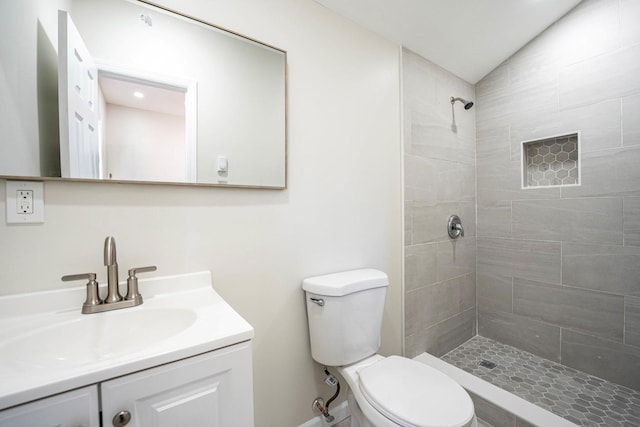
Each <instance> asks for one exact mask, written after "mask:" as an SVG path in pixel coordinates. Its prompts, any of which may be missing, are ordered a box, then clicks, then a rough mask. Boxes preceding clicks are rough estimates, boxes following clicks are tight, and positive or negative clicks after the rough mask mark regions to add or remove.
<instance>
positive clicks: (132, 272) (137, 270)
mask: <svg viewBox="0 0 640 427" xmlns="http://www.w3.org/2000/svg"><path fill="white" fill-rule="evenodd" d="M157 269H158V267H156V266H155V265H150V266H148V267H135V268H130V269H129V277H136V274H138V273H149V272H151V271H156V270H157Z"/></svg>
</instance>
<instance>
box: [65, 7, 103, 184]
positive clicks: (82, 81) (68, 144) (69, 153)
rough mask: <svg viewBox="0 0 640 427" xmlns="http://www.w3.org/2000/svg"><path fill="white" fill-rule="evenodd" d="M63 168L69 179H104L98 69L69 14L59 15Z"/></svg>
mask: <svg viewBox="0 0 640 427" xmlns="http://www.w3.org/2000/svg"><path fill="white" fill-rule="evenodd" d="M58 73H59V74H58V85H59V86H58V92H59V94H58V96H59V103H60V166H61V169H62V176H63V177H65V178H100V147H99V132H98V121H99V119H100V115H99V111H98V107H99V106H98V90H99V87H98V69H97V68H96V65H95V63H94V61H93V59H92V58H91V55H90V53H89V50H88V49H87V47H86V45H85V44H84V42H83V40H82V37H80V33H79V32H78V30H77V29H76V27H75V25H74V24H73V21H72V20H71V17H70V16H69V14H68V13H67V12H65V11H63V10H60V11H58Z"/></svg>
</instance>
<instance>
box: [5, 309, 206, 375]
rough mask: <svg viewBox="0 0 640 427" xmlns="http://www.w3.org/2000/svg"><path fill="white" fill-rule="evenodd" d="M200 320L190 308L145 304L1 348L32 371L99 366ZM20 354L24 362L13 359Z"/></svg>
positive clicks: (63, 325) (81, 319)
mask: <svg viewBox="0 0 640 427" xmlns="http://www.w3.org/2000/svg"><path fill="white" fill-rule="evenodd" d="M196 318H197V317H196V314H195V313H194V312H193V311H192V310H188V309H182V308H150V309H145V308H143V306H141V307H140V308H134V309H123V310H117V311H112V312H106V313H101V314H99V315H82V316H76V318H75V319H72V320H66V321H61V322H59V323H53V324H49V325H47V326H45V327H42V328H40V329H36V330H35V331H31V332H30V333H28V334H27V335H24V336H20V337H17V338H15V339H12V340H8V341H7V342H5V343H4V345H2V346H0V354H2V356H0V360H2V363H3V364H9V365H14V366H15V365H28V366H30V367H31V368H38V367H41V368H55V367H57V366H60V365H61V364H69V363H73V364H79V363H90V362H95V361H99V360H101V359H107V358H112V357H116V356H118V355H121V354H125V353H134V352H137V351H140V350H142V349H145V348H147V347H149V346H151V345H154V344H156V343H158V342H160V341H163V340H166V339H168V338H171V337H173V336H174V335H177V334H179V333H181V332H183V331H184V330H186V329H187V328H189V327H190V326H191V325H192V324H193V323H194V322H195V321H196ZM16 354H19V355H21V356H20V358H14V357H11V356H13V355H16ZM43 354H46V355H47V357H42V356H43ZM7 359H9V360H7Z"/></svg>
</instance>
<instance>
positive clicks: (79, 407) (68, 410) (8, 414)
mask: <svg viewBox="0 0 640 427" xmlns="http://www.w3.org/2000/svg"><path fill="white" fill-rule="evenodd" d="M98 412H99V409H98V386H97V385H92V386H89V387H84V388H81V389H78V390H73V391H69V392H66V393H61V394H58V395H55V396H51V397H47V398H45V399H40V400H36V401H35V402H31V403H26V404H24V405H20V406H16V407H14V408H10V409H6V410H4V411H0V427H99V426H100V418H99V416H98Z"/></svg>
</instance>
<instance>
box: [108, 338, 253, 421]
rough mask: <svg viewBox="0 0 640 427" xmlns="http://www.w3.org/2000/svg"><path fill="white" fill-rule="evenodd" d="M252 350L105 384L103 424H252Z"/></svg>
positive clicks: (239, 348)
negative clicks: (125, 418)
mask: <svg viewBox="0 0 640 427" xmlns="http://www.w3.org/2000/svg"><path fill="white" fill-rule="evenodd" d="M252 383H253V379H252V370H251V348H250V346H249V344H248V343H241V344H237V345H234V346H231V347H227V348H223V349H220V350H217V351H213V352H210V353H206V354H203V355H200V356H195V357H191V358H189V359H185V360H181V361H179V362H174V363H170V364H167V365H163V366H159V367H157V368H153V369H148V370H146V371H141V372H138V373H135V374H131V375H127V376H124V377H120V378H116V379H114V380H111V381H106V382H103V383H102V384H101V385H100V389H101V395H102V425H103V426H111V425H115V426H118V425H119V424H118V423H117V422H115V423H114V422H113V421H114V416H115V417H117V414H124V413H128V414H130V416H131V420H130V421H129V423H128V424H126V425H127V426H132V427H165V426H166V427H170V426H190V427H247V426H253V387H252Z"/></svg>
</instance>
